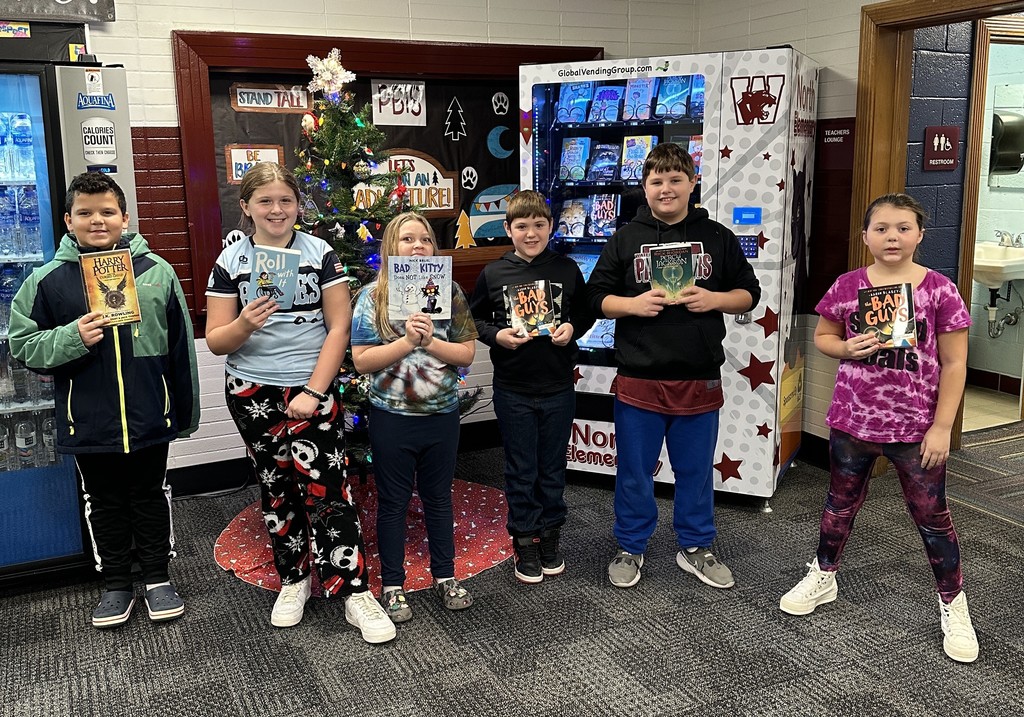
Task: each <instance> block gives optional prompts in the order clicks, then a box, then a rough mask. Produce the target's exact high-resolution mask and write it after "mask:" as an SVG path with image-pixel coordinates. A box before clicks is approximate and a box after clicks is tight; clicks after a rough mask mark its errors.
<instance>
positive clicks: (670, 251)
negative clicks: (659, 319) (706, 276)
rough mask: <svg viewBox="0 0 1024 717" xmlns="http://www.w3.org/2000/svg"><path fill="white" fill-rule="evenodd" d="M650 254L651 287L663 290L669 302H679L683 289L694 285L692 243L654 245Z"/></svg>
mask: <svg viewBox="0 0 1024 717" xmlns="http://www.w3.org/2000/svg"><path fill="white" fill-rule="evenodd" d="M648 256H649V261H650V265H651V288H652V289H661V290H663V291H664V292H665V297H666V298H667V299H668V300H669V302H671V303H675V302H678V301H679V298H680V295H681V294H682V293H683V289H686V288H687V287H689V286H693V260H692V258H691V256H692V255H691V253H690V245H689V244H662V245H660V246H652V247H651V248H650V250H649V251H648Z"/></svg>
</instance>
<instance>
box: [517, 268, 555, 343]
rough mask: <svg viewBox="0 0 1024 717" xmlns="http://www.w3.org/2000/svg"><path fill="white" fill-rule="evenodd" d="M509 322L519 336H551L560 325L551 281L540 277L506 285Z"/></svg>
mask: <svg viewBox="0 0 1024 717" xmlns="http://www.w3.org/2000/svg"><path fill="white" fill-rule="evenodd" d="M505 300H506V302H507V306H506V309H507V313H508V318H509V324H510V325H511V326H512V329H513V330H514V331H515V332H516V334H517V335H519V336H550V335H551V332H552V331H554V330H555V327H557V326H558V312H557V311H556V310H555V304H554V297H553V295H552V292H551V282H550V281H548V280H546V279H538V280H537V281H531V282H528V283H525V284H512V285H510V286H507V287H505Z"/></svg>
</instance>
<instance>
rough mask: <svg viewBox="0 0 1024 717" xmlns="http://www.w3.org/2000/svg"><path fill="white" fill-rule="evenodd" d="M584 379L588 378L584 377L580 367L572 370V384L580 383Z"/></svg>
mask: <svg viewBox="0 0 1024 717" xmlns="http://www.w3.org/2000/svg"><path fill="white" fill-rule="evenodd" d="M583 378H586V376H584V375H583V373H582V372H581V371H580V367H579V366H577V367H576V368H574V369H573V370H572V382H573V384H577V383H579V382H580V380H581V379H583Z"/></svg>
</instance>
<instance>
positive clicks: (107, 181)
mask: <svg viewBox="0 0 1024 717" xmlns="http://www.w3.org/2000/svg"><path fill="white" fill-rule="evenodd" d="M107 192H110V193H111V194H113V195H114V198H115V199H116V200H117V207H118V209H120V210H121V214H126V213H127V212H128V202H127V200H126V199H125V196H124V190H123V189H121V187H120V186H118V184H117V182H115V181H114V178H113V177H111V176H110V175H108V174H103V173H101V172H84V173H82V174H79V175H78V176H77V177H75V178H74V179H72V180H71V184H69V185H68V193H67V194H66V195H65V196H64V210H65V211H66V212H67V213H68V214H70V213H71V209H72V207H74V205H75V197H77V196H78V195H79V194H106V193H107Z"/></svg>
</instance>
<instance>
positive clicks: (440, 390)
mask: <svg viewBox="0 0 1024 717" xmlns="http://www.w3.org/2000/svg"><path fill="white" fill-rule="evenodd" d="M436 251H437V240H436V239H435V237H434V230H433V229H432V228H431V226H430V224H429V223H428V222H427V220H426V219H425V218H424V217H423V216H421V215H420V214H417V213H416V212H404V213H402V214H399V215H398V216H397V217H395V218H394V219H392V220H391V221H390V222H389V223H388V225H387V227H386V228H385V229H384V238H383V239H382V241H381V247H380V257H381V266H382V267H387V266H388V259H389V258H390V257H393V256H434V254H435V253H436ZM388 296H389V277H388V273H387V271H386V270H382V271H381V272H380V274H378V275H377V279H376V281H374V282H372V283H370V284H368V285H367V286H365V287H363V289H362V290H361V291H360V292H359V294H358V296H357V297H356V306H355V310H354V312H353V317H352V360H353V361H354V362H355V366H356V370H358V371H359V372H360V373H363V374H367V376H368V379H369V381H370V391H369V394H370V426H369V432H370V450H371V451H372V452H373V477H374V481H375V482H376V486H377V541H378V543H379V547H380V569H381V581H382V582H383V584H384V588H383V596H382V598H381V601H382V603H383V605H384V607H385V609H386V610H387V613H388V615H389V616H390V617H391V619H392V620H393V621H394V622H396V623H399V622H405V621H406V620H409V619H411V618H412V608H411V606H410V605H409V603H408V601H407V599H406V595H405V589H404V586H405V530H406V512H407V511H408V508H409V501H410V500H411V499H412V493H413V488H414V487H415V489H416V490H417V491H418V493H419V496H420V500H421V501H422V502H423V519H424V521H425V522H426V527H427V540H428V544H429V548H430V573H431V575H432V576H433V578H434V592H435V593H437V595H438V597H439V598H440V599H441V602H442V603H443V604H444V606H445V607H446V608H448V609H449V610H462V609H463V608H467V607H469V606H470V605H472V604H473V598H472V596H471V595H470V594H469V591H468V590H466V588H464V587H463V586H462V585H461V584H460V583H459V581H458V580H457V579H456V577H455V534H454V517H453V514H452V481H453V480H454V478H455V457H456V452H457V451H458V447H459V396H458V381H459V374H458V370H457V367H458V366H469V365H470V364H471V363H473V357H474V356H475V355H476V337H477V333H476V328H475V326H474V325H473V317H472V315H471V314H470V313H469V305H468V304H467V302H466V297H465V296H464V295H463V293H462V289H460V288H459V285H458V284H456V283H455V282H454V281H453V282H452V292H451V319H432V318H431V316H430V315H429V314H426V313H424V312H422V311H420V312H416V313H414V314H412V315H411V316H409V318H407V319H406V320H405V321H404V322H399V321H392V320H391V319H390V318H389V317H388Z"/></svg>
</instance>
